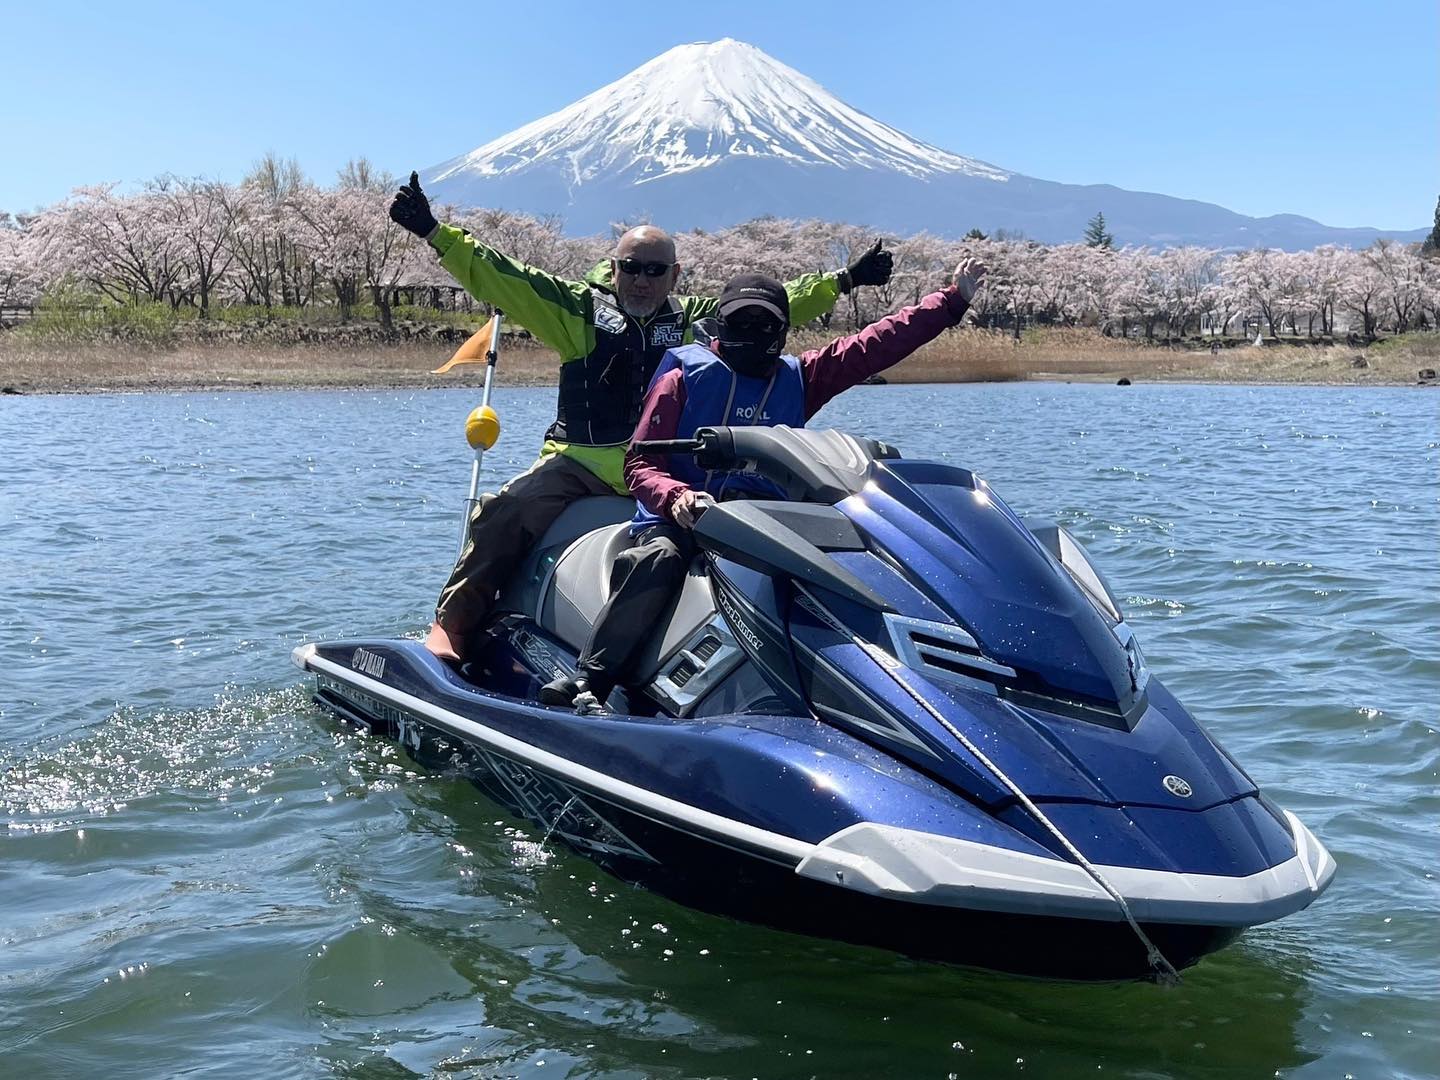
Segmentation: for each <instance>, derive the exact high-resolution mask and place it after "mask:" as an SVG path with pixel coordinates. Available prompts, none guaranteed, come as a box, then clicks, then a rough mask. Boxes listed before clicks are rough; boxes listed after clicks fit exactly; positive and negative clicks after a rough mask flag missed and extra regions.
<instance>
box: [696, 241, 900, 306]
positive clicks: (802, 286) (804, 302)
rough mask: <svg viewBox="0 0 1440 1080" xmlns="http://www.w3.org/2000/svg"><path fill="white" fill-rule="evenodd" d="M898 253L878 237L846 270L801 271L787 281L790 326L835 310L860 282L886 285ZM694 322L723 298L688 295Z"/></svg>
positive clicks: (786, 292) (786, 290)
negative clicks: (844, 295) (895, 253)
mask: <svg viewBox="0 0 1440 1080" xmlns="http://www.w3.org/2000/svg"><path fill="white" fill-rule="evenodd" d="M894 262H895V260H894V256H893V255H891V253H890V252H888V251H886V250H885V249H884V242H883V241H880V240H876V241H875V243H874V245H873V246H871V247H870V249H869V250H868V251H866V252H865V253H864V254H863V255H861V256H860V257H859V258H857V259H856V260H855V261H854V262H852V263H851V264H850V265H849V266H847V267H845V269H843V270H832V271H830V272H829V273H825V274H801V275H800V276H799V277H797V278H792V279H791V280H789V281H787V282H786V283H785V294H786V296H788V297H789V299H790V325H791V326H804V325H805V324H806V323H808V322H810V321H811V320H812V319H818V318H820V316H822V315H824V314H826V313H827V312H829V311H831V310H832V309H833V308H834V307H835V303H836V301H837V300H839V299H840V296H841V294H842V293H848V292H849V291H850V290H851V289H853V288H854V287H855V286H857V285H884V284H885V283H886V282H887V281H889V280H890V272H891V270H892V269H893V268H894ZM681 303H682V304H684V305H685V310H686V311H687V312H688V313H689V315H690V319H691V321H692V322H693V321H694V320H696V319H703V318H707V317H708V316H711V315H714V314H715V309H716V308H717V307H718V306H719V301H718V300H716V299H715V297H713V296H687V297H684V298H683V299H682V300H681Z"/></svg>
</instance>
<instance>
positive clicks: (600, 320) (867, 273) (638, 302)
mask: <svg viewBox="0 0 1440 1080" xmlns="http://www.w3.org/2000/svg"><path fill="white" fill-rule="evenodd" d="M390 216H391V217H392V218H393V219H394V220H395V221H396V222H397V223H398V224H399V225H400V226H402V227H403V228H405V229H408V230H409V231H410V232H412V233H414V234H415V235H416V236H418V237H421V238H422V239H424V240H427V241H428V242H429V243H430V246H431V247H432V248H433V249H434V250H435V252H436V253H437V254H438V255H439V256H440V264H441V265H442V266H444V267H445V269H446V270H448V271H449V272H450V273H451V274H452V275H453V276H454V277H455V279H456V280H457V281H458V282H459V283H460V284H461V285H463V286H464V287H465V291H466V292H468V293H469V294H470V295H471V296H473V297H475V298H476V299H477V300H480V301H482V302H484V303H487V304H492V305H495V306H496V307H499V308H502V309H503V310H504V312H505V314H506V317H507V318H509V319H511V320H512V321H513V322H515V323H518V324H519V325H521V326H523V327H525V328H526V329H527V330H529V331H530V332H531V333H532V334H533V335H534V336H535V338H536V340H537V341H540V342H541V343H543V344H545V345H548V346H549V347H550V348H552V349H554V350H555V351H556V352H557V353H558V354H559V356H560V391H559V400H558V402H557V404H556V416H555V422H554V423H553V424H551V425H550V430H549V431H547V432H546V434H545V445H544V447H543V448H542V450H541V453H540V460H539V461H537V462H536V463H535V464H534V465H532V466H531V467H530V469H529V470H528V471H527V472H524V473H521V474H520V475H519V476H517V477H515V478H514V479H513V480H511V481H510V482H509V483H508V484H506V485H505V486H504V487H502V488H501V489H500V491H499V492H498V493H497V494H496V495H495V496H494V497H493V498H488V499H482V500H481V501H480V502H479V503H478V504H477V505H476V507H475V509H474V511H473V513H472V514H471V517H470V523H469V536H468V539H467V540H466V543H465V546H464V548H463V549H462V550H461V552H460V557H459V559H458V560H457V561H456V563H455V566H454V568H453V569H452V570H451V571H450V578H449V580H448V581H446V582H445V586H444V588H443V589H441V590H440V599H439V601H438V602H437V604H436V606H435V621H434V623H433V624H432V625H431V627H430V632H429V634H428V635H427V636H426V638H425V647H426V648H428V649H429V650H430V651H431V652H433V653H435V655H437V656H439V657H442V658H443V659H446V660H459V659H461V658H462V657H463V656H464V655H465V654H467V653H468V652H471V651H473V649H474V647H475V645H476V642H475V641H474V640H473V638H474V635H476V634H477V633H478V632H479V631H481V630H482V629H483V628H484V627H485V625H486V623H487V622H488V620H489V618H490V615H491V610H492V608H493V606H494V602H495V597H496V594H497V593H498V592H499V590H500V589H501V588H502V587H503V586H504V585H505V583H506V582H507V581H509V580H510V578H511V577H512V576H513V575H514V573H515V571H516V570H517V569H518V568H519V566H520V564H521V563H522V562H523V561H524V559H525V556H526V555H528V554H529V553H530V551H531V550H532V549H533V548H534V546H535V544H536V542H537V541H538V540H539V539H540V538H541V537H542V536H543V535H544V534H545V530H546V529H547V528H549V526H550V525H551V523H552V522H554V521H555V519H556V518H558V517H559V516H560V513H561V511H563V510H564V509H565V508H566V507H567V506H569V505H570V504H571V503H573V502H575V501H577V500H579V499H582V498H584V497H585V496H587V495H612V494H615V493H616V492H617V491H618V492H619V493H620V494H625V493H626V492H625V481H624V478H623V476H622V471H621V470H622V464H623V461H624V457H625V446H626V443H627V442H628V440H629V438H630V433H631V432H632V431H633V430H634V429H635V421H636V418H637V417H638V416H639V409H640V402H641V399H642V398H643V396H644V393H643V391H644V388H645V387H646V386H648V385H649V384H650V380H651V378H652V377H653V375H654V373H655V369H656V366H657V365H658V364H659V363H660V360H661V358H662V357H663V356H664V354H665V352H666V350H668V349H669V348H671V347H672V346H676V345H681V344H683V343H684V342H687V341H690V340H691V338H692V337H693V335H692V333H691V324H692V323H693V322H694V321H695V320H696V319H700V318H703V317H705V316H708V315H710V314H711V313H712V312H713V311H714V310H715V300H714V298H713V297H703V296H672V295H671V292H672V290H673V289H674V288H675V285H676V282H677V281H678V280H679V278H680V264H679V261H678V260H677V259H676V256H675V242H674V241H673V240H672V239H671V238H670V236H669V235H668V234H666V233H665V232H664V231H663V230H661V229H657V228H655V227H654V226H651V225H641V226H638V227H636V228H634V229H631V230H630V231H629V232H627V233H625V235H623V236H621V237H620V239H619V241H618V242H617V243H616V245H615V254H614V256H613V257H612V258H609V259H606V260H605V261H604V262H602V263H601V264H600V265H599V266H597V267H595V268H594V269H593V270H592V271H591V272H590V274H589V275H587V277H586V279H585V280H584V281H569V280H566V279H564V278H560V277H556V276H555V275H553V274H548V273H546V272H545V271H543V270H539V269H537V268H535V267H533V266H527V265H525V264H524V263H521V262H517V261H516V260H514V259H511V258H509V257H508V256H506V255H503V254H501V253H500V252H499V251H496V250H495V249H494V248H491V247H487V246H486V245H484V244H482V243H480V242H479V241H477V240H476V239H475V238H474V237H472V236H470V235H469V234H468V233H466V232H464V231H463V230H461V229H457V228H454V227H453V226H450V225H442V224H441V223H440V222H439V221H438V220H437V219H436V217H435V215H434V214H433V213H432V212H431V210H430V200H429V199H428V198H426V196H425V193H424V192H423V191H422V190H421V189H420V178H419V177H418V176H416V174H415V173H411V174H410V183H409V184H407V185H405V186H404V187H402V188H400V190H399V191H398V192H397V193H396V195H395V200H394V202H393V203H392V204H391V206H390ZM892 263H893V260H892V257H891V254H890V252H888V251H885V250H883V248H882V245H881V243H880V242H879V241H876V243H875V245H874V246H873V247H871V248H870V249H869V250H868V251H866V252H865V253H864V254H862V255H861V256H860V257H859V258H857V259H856V260H855V261H854V262H853V263H851V264H850V266H848V267H846V268H845V269H844V270H840V271H838V272H836V273H829V274H804V275H802V276H800V277H798V278H796V279H795V280H794V281H791V282H790V283H789V284H788V285H786V289H787V290H788V292H787V296H788V298H789V301H790V302H791V303H793V305H794V308H795V312H796V316H797V319H798V320H799V321H801V322H805V321H808V320H810V319H814V318H818V317H819V316H821V315H824V314H825V313H826V312H828V311H829V310H830V309H831V308H833V307H834V306H835V301H836V299H837V298H838V297H839V296H840V294H842V293H847V292H849V291H850V290H851V289H852V288H853V287H854V286H856V285H884V284H885V283H886V282H887V281H889V280H890V271H891V267H892Z"/></svg>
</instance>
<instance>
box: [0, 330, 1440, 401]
mask: <svg viewBox="0 0 1440 1080" xmlns="http://www.w3.org/2000/svg"><path fill="white" fill-rule="evenodd" d="M825 340H826V339H825V337H824V336H823V335H819V334H815V333H810V332H807V333H804V334H796V335H792V339H791V343H790V344H791V347H792V351H802V350H804V349H806V348H814V347H816V346H818V345H820V344H823V343H824V341H825ZM1388 345H1389V346H1393V347H1386V346H1380V347H1374V348H1368V349H1357V348H1350V347H1345V346H1323V345H1314V346H1309V345H1302V346H1296V345H1290V344H1281V345H1276V344H1270V345H1266V346H1263V347H1256V346H1240V347H1232V348H1227V349H1223V350H1221V352H1220V353H1219V354H1217V355H1212V354H1211V353H1210V351H1209V350H1193V349H1169V348H1164V347H1153V346H1145V345H1142V344H1139V343H1136V342H1124V341H1116V340H1113V339H1110V338H1104V337H1101V336H1100V335H1098V334H1095V333H1091V332H1086V331H1049V332H1044V333H1041V334H1038V335H1028V336H1027V338H1026V340H1025V341H1024V342H1023V343H1021V344H1016V343H1014V342H1013V341H1012V340H1011V339H1010V338H1009V337H1008V336H1006V335H1004V334H1002V333H989V332H985V331H978V330H966V331H958V332H952V333H948V334H946V335H945V336H944V337H942V338H940V339H939V340H937V341H935V342H933V343H931V344H930V345H928V346H926V347H925V348H924V349H921V350H920V351H919V352H918V353H916V355H915V356H913V357H911V358H910V359H909V360H907V361H905V362H904V363H903V364H900V365H899V366H898V367H895V368H892V369H891V370H890V371H889V372H887V373H886V378H887V381H889V382H893V383H916V382H928V383H933V382H1015V381H1025V380H1044V381H1118V380H1120V379H1122V378H1126V379H1129V380H1131V381H1132V382H1137V383H1139V382H1216V383H1260V384H1284V383H1290V384H1320V385H1335V386H1404V385H1409V386H1413V385H1415V384H1416V383H1417V382H1420V381H1422V380H1421V379H1420V377H1419V373H1420V372H1421V371H1422V370H1423V369H1426V368H1432V369H1433V368H1436V367H1440V334H1427V335H1411V338H1409V339H1406V340H1405V341H1403V342H1393V343H1388ZM447 356H448V347H438V346H437V345H435V344H430V345H420V344H407V345H360V346H350V347H346V348H343V349H327V348H321V347H316V346H288V347H275V346H267V347H251V346H225V345H187V346H181V347H178V348H173V349H137V348H136V347H134V346H130V345H97V344H84V345H77V346H71V347H66V346H58V345H45V346H37V345H32V344H29V343H27V342H25V341H24V340H23V339H21V338H20V337H19V336H11V335H0V392H3V393H7V394H15V393H20V394H64V393H110V392H139V391H169V392H174V391H181V390H237V389H238V390H258V389H307V388H317V389H318V388H441V387H451V386H474V387H477V388H478V387H479V386H480V385H481V383H482V382H483V379H484V367H483V365H478V364H477V365H473V366H466V367H460V368H457V369H454V370H452V371H451V372H448V373H447V374H445V375H443V376H437V375H431V374H430V369H431V368H434V367H438V366H439V365H440V364H441V363H443V362H444V360H445V359H446V357H447ZM500 366H501V372H500V378H501V380H502V385H505V386H543V385H552V384H554V382H555V381H556V369H557V366H558V364H557V360H556V356H555V354H554V353H553V352H551V351H550V350H548V349H545V348H542V347H540V346H538V345H535V344H533V343H531V342H524V341H516V342H513V343H512V342H509V341H507V342H506V344H505V347H504V349H503V350H502V354H501V360H500Z"/></svg>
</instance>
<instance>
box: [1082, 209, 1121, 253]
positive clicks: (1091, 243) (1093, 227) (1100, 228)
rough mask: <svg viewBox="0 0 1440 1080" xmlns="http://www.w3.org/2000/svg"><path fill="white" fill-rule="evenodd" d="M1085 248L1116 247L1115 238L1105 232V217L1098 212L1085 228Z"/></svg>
mask: <svg viewBox="0 0 1440 1080" xmlns="http://www.w3.org/2000/svg"><path fill="white" fill-rule="evenodd" d="M1085 246H1086V247H1098V248H1111V247H1114V246H1115V237H1114V236H1112V235H1111V234H1110V233H1108V232H1106V231H1105V215H1104V214H1102V213H1100V212H1098V211H1097V212H1096V214H1095V216H1094V217H1092V218H1091V219H1090V221H1089V222H1088V223H1087V224H1086V226H1085Z"/></svg>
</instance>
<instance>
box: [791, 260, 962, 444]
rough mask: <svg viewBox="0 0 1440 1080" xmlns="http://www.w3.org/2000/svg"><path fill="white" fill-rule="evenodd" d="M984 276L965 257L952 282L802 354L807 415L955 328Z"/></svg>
mask: <svg viewBox="0 0 1440 1080" xmlns="http://www.w3.org/2000/svg"><path fill="white" fill-rule="evenodd" d="M984 276H985V267H984V266H983V265H982V264H980V263H978V262H975V261H973V260H966V261H965V262H962V263H961V264H960V266H959V267H958V268H957V269H956V272H955V283H954V284H952V285H947V286H946V287H945V288H943V289H940V290H938V291H937V292H933V293H931V294H930V295H929V296H926V297H925V298H924V299H922V300H921V301H920V303H918V304H914V305H912V306H910V307H906V308H901V309H900V310H899V311H897V312H895V314H893V315H887V316H885V317H884V318H883V319H879V320H877V321H876V322H873V323H871V324H870V325H869V326H867V327H865V329H863V330H861V331H860V332H859V333H858V334H851V335H849V336H848V337H841V338H836V339H835V340H834V341H832V342H830V343H829V344H828V345H826V346H824V347H823V348H820V349H815V350H812V351H811V352H807V353H805V354H804V355H802V356H801V357H800V370H801V373H802V374H803V375H804V378H805V417H806V419H809V418H810V417H812V416H814V415H815V414H816V413H817V412H819V411H820V409H821V408H822V407H823V406H824V405H825V404H826V403H827V402H829V401H830V399H831V398H833V397H835V396H836V395H837V394H840V393H843V392H844V391H846V390H848V389H850V387H852V386H856V385H858V384H860V383H862V382H864V381H865V380H866V379H868V378H869V377H870V376H871V375H874V374H876V373H878V372H881V371H884V370H885V369H886V368H889V367H893V366H894V365H896V364H898V363H899V362H900V361H901V360H904V359H905V358H906V357H907V356H909V355H910V354H911V353H913V352H914V351H915V350H916V349H918V348H920V346H922V345H925V344H927V343H928V342H931V341H933V340H934V339H935V338H937V337H938V336H939V335H940V334H941V332H942V331H945V330H948V329H949V328H950V327H952V326H958V325H959V324H960V321H961V319H963V318H964V317H965V312H966V311H968V310H969V308H970V300H971V299H972V298H973V297H974V295H975V292H976V290H977V289H978V288H979V285H980V280H981V279H982V278H983V277H984Z"/></svg>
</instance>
